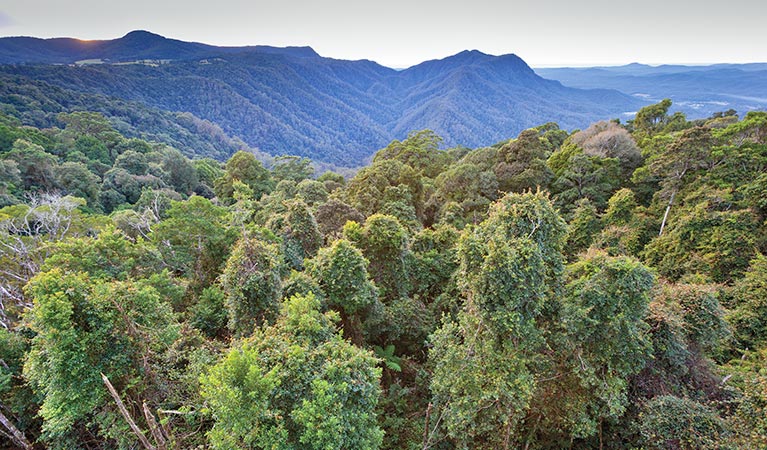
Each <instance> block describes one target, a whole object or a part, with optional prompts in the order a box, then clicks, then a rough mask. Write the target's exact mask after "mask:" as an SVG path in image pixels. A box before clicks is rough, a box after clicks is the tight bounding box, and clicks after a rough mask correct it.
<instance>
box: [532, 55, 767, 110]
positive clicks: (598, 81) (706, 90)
mask: <svg viewBox="0 0 767 450" xmlns="http://www.w3.org/2000/svg"><path fill="white" fill-rule="evenodd" d="M536 73H538V74H539V75H541V76H542V77H545V78H550V79H554V80H559V81H560V82H562V84H564V85H566V86H570V87H575V88H579V89H588V88H593V87H597V86H599V87H602V88H608V89H616V90H619V91H621V92H624V93H626V94H629V95H633V96H635V97H640V98H644V99H646V100H648V101H652V102H655V101H658V100H661V99H663V98H670V99H671V100H673V102H674V107H673V108H674V110H677V111H682V112H684V113H685V114H687V115H688V116H689V117H691V118H701V117H708V116H710V115H711V114H712V113H714V112H717V111H725V110H728V109H734V110H736V111H737V112H739V113H740V114H741V115H742V114H745V113H746V112H748V111H751V110H764V109H767V63H751V64H713V65H710V66H684V65H662V66H648V65H645V64H637V63H633V64H628V65H625V66H615V67H586V68H569V67H563V68H545V69H543V68H542V69H536Z"/></svg>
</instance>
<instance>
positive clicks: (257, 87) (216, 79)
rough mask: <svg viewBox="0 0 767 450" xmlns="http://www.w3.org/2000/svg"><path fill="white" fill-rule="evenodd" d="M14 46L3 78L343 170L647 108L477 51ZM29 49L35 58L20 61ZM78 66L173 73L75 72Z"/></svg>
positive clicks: (5, 45) (142, 35) (147, 37)
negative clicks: (360, 54) (178, 116)
mask: <svg viewBox="0 0 767 450" xmlns="http://www.w3.org/2000/svg"><path fill="white" fill-rule="evenodd" d="M18 39H19V38H3V39H0V55H5V56H4V57H5V58H6V59H2V58H3V57H2V56H0V61H6V62H7V61H10V60H14V61H15V63H14V64H6V65H1V66H0V74H2V73H5V74H6V75H11V76H14V77H21V78H26V79H29V80H35V81H38V82H45V83H48V84H50V85H53V86H57V87H58V88H61V89H69V90H73V91H77V92H82V93H89V94H99V95H103V96H107V97H114V98H119V99H123V100H127V101H131V102H140V103H143V104H146V105H148V106H151V107H154V108H159V109H161V110H167V111H179V112H189V113H191V114H193V115H194V116H196V117H199V118H201V119H204V120H208V121H210V122H213V123H215V124H217V125H218V126H220V127H221V128H222V130H223V131H224V132H225V133H227V134H228V135H230V136H233V137H235V138H239V139H242V140H243V141H244V142H245V143H247V144H248V145H250V146H252V147H258V148H259V149H261V150H263V151H265V152H267V153H270V154H295V155H301V156H308V157H310V158H312V159H315V160H318V161H323V162H328V163H333V164H338V165H344V166H358V165H360V164H363V163H364V162H365V161H366V160H367V158H369V157H370V156H371V155H372V153H374V152H375V151H376V150H377V149H379V148H381V147H383V146H385V145H386V144H388V143H389V142H390V141H391V140H393V139H402V138H404V137H406V136H407V134H408V133H409V132H410V131H413V130H420V129H426V128H428V129H432V130H434V131H435V132H436V133H437V134H439V135H440V136H442V137H443V138H444V144H445V145H446V146H454V145H465V146H469V147H479V146H485V145H491V144H494V143H496V142H499V141H502V140H506V139H509V138H511V137H514V136H516V135H517V134H518V133H519V132H520V131H522V130H524V129H526V128H529V127H532V126H537V125H540V124H542V123H545V122H549V121H554V122H557V123H559V124H560V126H562V127H563V128H566V129H573V128H583V127H586V126H588V125H589V123H591V122H593V121H596V120H602V119H610V118H614V117H621V116H624V115H625V113H629V112H631V111H636V110H637V109H639V108H640V107H642V106H644V105H645V104H647V102H645V101H643V100H641V99H637V98H632V97H630V96H627V95H624V94H621V93H619V92H617V91H614V90H607V89H589V90H583V89H573V88H569V87H565V86H563V85H562V84H561V83H559V82H557V81H551V80H546V79H543V78H541V77H540V76H538V75H537V74H536V73H535V72H534V71H533V70H532V69H531V68H530V67H529V66H528V65H527V64H526V63H525V62H524V61H523V60H522V59H521V58H519V57H518V56H516V55H513V54H509V55H502V56H492V55H487V54H484V53H482V52H479V51H477V50H472V51H464V52H461V53H458V54H456V55H453V56H451V57H448V58H444V59H440V60H432V61H426V62H423V63H421V64H418V65H416V66H413V67H410V68H408V69H405V70H401V71H397V70H394V69H391V68H388V67H384V66H381V65H379V64H377V63H375V62H372V61H367V60H361V61H346V60H337V59H331V58H323V57H321V56H319V55H317V54H316V52H314V51H313V50H312V49H311V48H308V47H296V48H287V49H279V48H275V47H264V46H254V47H236V48H235V47H223V48H222V47H214V46H207V45H205V44H198V43H188V42H183V41H177V40H173V39H167V38H164V37H162V36H158V35H155V34H152V33H148V32H141V31H139V32H131V33H129V34H128V35H126V36H125V37H123V38H120V39H116V40H113V41H96V42H95V43H93V44H91V45H92V46H93V48H91V49H87V51H86V49H84V47H83V45H80V44H77V45H75V44H76V43H75V44H73V41H74V40H63V41H60V40H38V41H29V42H26V41H24V42H26V43H24V42H22V44H24V45H21V44H19V41H18ZM51 41H52V42H51ZM30 42H32V44H30ZM9 43H10V44H12V45H9ZM44 44H45V45H44ZM13 45H15V46H16V47H15V48H16V50H12V49H11V50H9V48H11V47H13ZM25 45H26V47H25ZM35 46H37V47H35ZM72 46H74V48H75V49H76V50H77V51H74V50H72ZM32 47H34V49H33V50H34V51H32V50H30V53H29V56H25V55H26V51H27V50H23V51H21V50H18V49H20V48H22V49H23V48H32ZM8 55H10V56H8ZM67 55H68V56H67ZM65 56H66V58H69V60H68V62H67V63H65V64H61V63H62V61H63V59H64V57H65ZM25 58H26V59H27V60H26V61H25V60H24V59H25ZM46 58H48V59H46ZM76 58H81V59H77V60H78V61H81V60H82V59H102V60H107V59H108V60H109V62H119V61H123V62H131V61H133V62H135V61H137V60H144V59H150V60H157V59H161V60H167V62H166V63H163V64H93V65H83V66H77V65H74V64H71V62H72V59H76ZM53 64H59V65H53ZM2 100H3V99H2V98H0V102H2ZM186 153H187V154H189V153H191V152H189V151H186Z"/></svg>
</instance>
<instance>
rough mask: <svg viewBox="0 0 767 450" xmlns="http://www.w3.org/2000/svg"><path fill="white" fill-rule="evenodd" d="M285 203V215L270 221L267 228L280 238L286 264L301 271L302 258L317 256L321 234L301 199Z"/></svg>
mask: <svg viewBox="0 0 767 450" xmlns="http://www.w3.org/2000/svg"><path fill="white" fill-rule="evenodd" d="M286 203H287V204H286V205H285V206H287V210H286V211H285V213H284V214H283V215H280V216H277V217H274V218H273V219H271V220H270V221H269V222H268V224H267V226H268V227H269V228H271V229H272V231H274V232H275V233H277V234H278V235H280V236H281V237H282V248H283V250H282V253H283V255H284V256H285V259H286V261H287V263H288V264H289V265H290V266H291V267H292V268H294V269H296V270H301V269H303V266H304V258H311V257H313V256H314V255H316V254H317V250H319V248H320V246H321V245H322V241H323V239H322V234H321V233H320V230H319V228H318V226H317V221H316V220H315V219H314V215H312V212H311V211H310V210H309V207H308V206H307V205H306V203H304V202H303V201H302V200H301V199H298V200H291V201H289V202H286Z"/></svg>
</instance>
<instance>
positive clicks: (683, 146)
mask: <svg viewBox="0 0 767 450" xmlns="http://www.w3.org/2000/svg"><path fill="white" fill-rule="evenodd" d="M712 144H713V140H712V136H711V130H709V129H708V128H703V127H696V128H691V129H689V130H686V131H684V132H683V133H682V134H681V135H679V136H678V137H677V138H676V139H675V140H674V142H673V143H672V144H671V145H670V146H669V147H668V148H667V149H666V151H664V152H663V153H661V154H659V155H656V156H654V157H652V158H651V160H650V162H649V163H650V164H649V167H650V171H651V172H652V173H653V174H655V175H656V176H658V177H660V179H661V187H662V188H663V190H662V195H664V196H665V197H667V198H668V205H667V206H666V212H665V213H664V214H663V221H662V222H661V226H660V231H659V232H658V234H659V235H662V234H663V229H664V228H665V226H666V220H667V219H668V214H669V211H670V210H671V206H672V205H673V204H674V197H676V194H677V193H678V192H679V190H680V189H682V187H683V186H684V181H685V180H686V178H687V177H688V176H689V175H690V174H691V172H693V171H695V170H699V169H703V168H711V167H713V166H715V165H716V164H717V163H716V162H715V161H712V160H711V146H712Z"/></svg>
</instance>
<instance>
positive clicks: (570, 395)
mask: <svg viewBox="0 0 767 450" xmlns="http://www.w3.org/2000/svg"><path fill="white" fill-rule="evenodd" d="M566 279H567V284H566V286H565V293H564V301H563V303H562V310H561V316H560V317H561V321H562V328H563V329H564V333H565V336H566V337H565V338H564V339H563V340H561V341H559V343H560V345H562V346H564V348H561V347H560V348H559V352H560V355H559V358H563V363H564V365H565V366H566V367H568V368H564V367H560V368H559V369H558V374H557V375H559V376H562V378H561V379H558V380H556V381H554V383H553V384H554V385H555V386H556V387H554V388H551V387H547V388H546V389H552V390H553V391H555V392H557V393H558V395H557V396H558V397H559V398H560V399H561V401H562V402H563V404H566V405H568V408H565V409H564V410H563V411H562V410H561V409H560V408H558V407H557V406H556V400H555V398H557V396H553V397H552V396H551V395H547V396H542V398H543V399H544V402H542V404H541V405H540V407H538V406H539V405H538V404H536V405H535V407H533V409H532V410H533V411H540V412H538V413H536V414H540V415H541V416H540V417H539V418H537V419H536V423H540V426H541V430H546V429H551V430H559V431H563V432H565V435H567V436H568V437H569V438H573V437H589V436H593V435H595V434H597V433H599V436H600V446H601V445H602V442H601V439H602V437H601V432H602V423H603V421H605V420H617V419H619V418H620V417H621V416H622V415H623V414H624V412H625V409H626V406H627V402H628V399H627V395H626V394H627V388H628V379H629V377H630V376H632V375H635V374H637V373H638V372H639V371H640V370H641V369H642V367H643V365H644V361H645V360H646V359H647V358H649V356H650V352H651V345H650V340H649V339H648V335H647V331H648V326H647V324H646V323H645V322H644V318H645V316H646V314H647V308H648V305H649V303H650V292H651V289H652V287H653V283H654V277H653V275H652V273H651V272H650V270H649V269H648V268H647V267H645V266H644V265H642V264H641V263H640V262H639V261H637V260H635V259H633V258H629V257H610V256H607V254H605V253H603V252H598V251H597V252H590V253H588V254H586V255H585V256H584V257H583V259H581V260H579V261H578V262H576V263H574V264H572V265H570V266H568V268H567V273H566ZM552 376H553V375H552ZM542 387H543V386H542ZM549 408H551V411H550V410H549ZM557 411H558V412H557Z"/></svg>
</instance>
